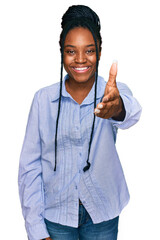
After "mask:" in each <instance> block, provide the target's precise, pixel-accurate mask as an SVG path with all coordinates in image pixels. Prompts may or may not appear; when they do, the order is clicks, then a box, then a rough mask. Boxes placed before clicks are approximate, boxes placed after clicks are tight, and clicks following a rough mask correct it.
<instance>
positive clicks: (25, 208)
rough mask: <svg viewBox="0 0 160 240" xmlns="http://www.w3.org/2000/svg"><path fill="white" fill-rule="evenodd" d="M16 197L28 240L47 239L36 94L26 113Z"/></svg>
mask: <svg viewBox="0 0 160 240" xmlns="http://www.w3.org/2000/svg"><path fill="white" fill-rule="evenodd" d="M18 186H19V196H20V202H21V207H22V213H23V217H24V220H25V227H26V231H27V235H28V239H29V240H40V239H43V238H47V237H49V234H48V231H47V228H46V225H45V222H44V217H43V213H44V190H43V181H42V166H41V142H40V134H39V117H38V92H37V93H36V94H35V96H34V99H33V101H32V105H31V108H30V112H29V117H28V122H27V127H26V133H25V137H24V142H23V146H22V150H21V155H20V161H19V172H18Z"/></svg>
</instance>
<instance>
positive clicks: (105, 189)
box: [18, 5, 141, 240]
mask: <svg viewBox="0 0 160 240" xmlns="http://www.w3.org/2000/svg"><path fill="white" fill-rule="evenodd" d="M101 44H102V39H101V34H100V20H99V17H98V16H97V14H96V13H95V12H94V11H93V10H92V9H90V8H89V7H87V6H83V5H77V6H71V7H69V9H68V10H67V11H66V13H65V14H64V15H63V17H62V33H61V36H60V49H61V59H62V61H61V79H60V85H59V83H55V84H53V85H51V86H49V87H45V88H43V89H40V90H39V91H37V92H36V94H35V96H34V99H33V102H32V106H31V110H30V114H29V119H28V124H27V129H26V135H25V139H24V143H23V148H22V152H21V157H20V166H19V178H18V182H19V193H20V200H21V205H22V210H23V216H24V219H25V226H26V231H27V234H28V238H29V239H30V240H40V239H47V240H51V239H53V240H54V239H63V240H72V239H75V240H78V239H80V240H85V239H92V240H94V239H99V240H101V239H103V240H104V239H106V240H116V239H117V233H118V221H119V214H120V212H121V211H122V209H123V208H124V206H125V205H126V204H127V203H128V201H129V193H128V188H127V184H126V181H125V178H124V174H123V170H122V167H121V164H120V161H119V158H118V154H117V151H116V148H115V141H116V134H117V129H118V128H121V129H125V128H129V127H130V126H132V125H133V124H135V123H136V122H137V121H138V120H139V117H140V114H141V107H140V105H139V103H138V102H137V100H136V99H135V98H134V97H133V96H132V93H131V91H130V90H129V89H128V87H127V86H126V85H125V84H122V83H116V75H117V64H116V63H113V64H112V66H111V69H110V74H109V80H108V82H107V83H106V82H105V80H104V79H103V78H102V77H100V76H98V63H99V60H100V56H101ZM63 66H64V68H65V70H66V72H67V73H68V74H67V75H66V76H65V77H64V79H63ZM62 79H63V81H62Z"/></svg>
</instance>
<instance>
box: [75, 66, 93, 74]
mask: <svg viewBox="0 0 160 240" xmlns="http://www.w3.org/2000/svg"><path fill="white" fill-rule="evenodd" d="M90 68H91V67H72V69H73V71H74V72H76V73H85V72H87V71H88V70H89V69H90Z"/></svg>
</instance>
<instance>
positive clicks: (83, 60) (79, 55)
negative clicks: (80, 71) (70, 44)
mask: <svg viewBox="0 0 160 240" xmlns="http://www.w3.org/2000/svg"><path fill="white" fill-rule="evenodd" d="M86 61H87V59H86V56H85V54H84V53H83V52H79V53H77V54H76V57H75V62H76V63H86Z"/></svg>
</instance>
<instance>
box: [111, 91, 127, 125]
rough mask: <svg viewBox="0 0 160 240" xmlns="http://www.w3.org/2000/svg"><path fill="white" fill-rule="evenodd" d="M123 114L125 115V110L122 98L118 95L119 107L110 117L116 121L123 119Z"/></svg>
mask: <svg viewBox="0 0 160 240" xmlns="http://www.w3.org/2000/svg"><path fill="white" fill-rule="evenodd" d="M125 116H126V110H125V107H124V103H123V100H122V98H121V96H120V97H119V108H118V111H117V113H116V115H114V116H113V117H112V119H113V120H116V121H123V120H124V119H125Z"/></svg>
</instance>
